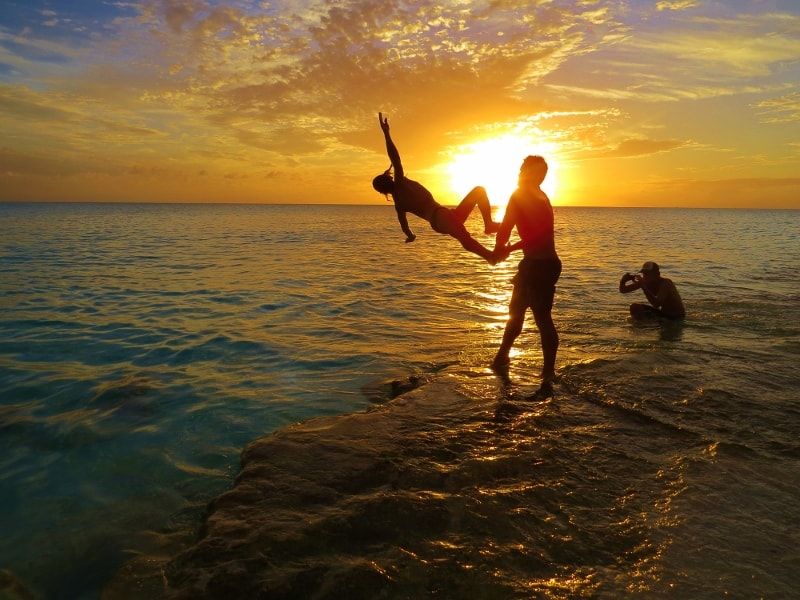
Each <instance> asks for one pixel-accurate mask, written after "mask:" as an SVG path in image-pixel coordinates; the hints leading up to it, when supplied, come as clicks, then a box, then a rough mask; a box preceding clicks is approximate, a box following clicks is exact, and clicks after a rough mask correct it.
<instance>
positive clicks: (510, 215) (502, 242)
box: [494, 198, 517, 252]
mask: <svg viewBox="0 0 800 600" xmlns="http://www.w3.org/2000/svg"><path fill="white" fill-rule="evenodd" d="M516 223H517V210H516V203H515V202H514V200H513V198H512V199H511V200H509V202H508V206H506V212H505V214H504V215H503V222H502V223H500V228H499V229H498V230H497V235H496V236H495V238H494V251H495V252H497V251H498V250H499V249H501V248H505V246H506V244H508V240H509V239H510V238H511V230H512V229H514V225H515V224H516Z"/></svg>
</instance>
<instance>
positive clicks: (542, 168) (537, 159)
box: [519, 154, 547, 184]
mask: <svg viewBox="0 0 800 600" xmlns="http://www.w3.org/2000/svg"><path fill="white" fill-rule="evenodd" d="M546 175H547V161H546V160H545V159H544V157H542V156H539V155H538V154H537V155H535V156H533V155H532V156H527V157H525V160H523V161H522V166H521V167H520V168H519V176H520V178H522V179H533V180H534V181H536V183H537V184H539V183H542V182H543V181H544V178H545V176H546Z"/></svg>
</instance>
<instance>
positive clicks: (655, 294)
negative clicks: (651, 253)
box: [619, 260, 686, 319]
mask: <svg viewBox="0 0 800 600" xmlns="http://www.w3.org/2000/svg"><path fill="white" fill-rule="evenodd" d="M639 273H641V275H639V274H635V275H631V274H630V273H625V274H624V275H623V276H622V279H620V280H619V291H620V292H621V293H623V294H629V293H630V292H634V291H636V290H639V289H640V290H642V291H643V292H644V295H645V296H646V297H647V301H648V302H649V303H650V304H644V303H642V302H634V303H633V304H631V306H630V311H631V316H632V317H633V318H634V319H642V318H652V317H666V318H667V319H682V318H683V317H685V316H686V309H685V308H684V307H683V300H681V295H680V294H679V293H678V288H676V287H675V284H674V283H672V280H671V279H667V278H666V277H661V273H660V271H659V268H658V265H657V264H656V263H654V262H653V261H650V260H649V261H647V262H646V263H644V265H642V270H641V271H639Z"/></svg>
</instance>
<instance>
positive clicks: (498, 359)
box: [492, 309, 525, 369]
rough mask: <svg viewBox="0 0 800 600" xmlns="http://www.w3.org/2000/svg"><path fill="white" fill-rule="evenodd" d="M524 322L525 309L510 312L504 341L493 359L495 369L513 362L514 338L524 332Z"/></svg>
mask: <svg viewBox="0 0 800 600" xmlns="http://www.w3.org/2000/svg"><path fill="white" fill-rule="evenodd" d="M524 324H525V310H524V309H523V310H522V311H521V312H512V313H509V315H508V322H507V323H506V329H505V331H504V332H503V341H501V342H500V348H499V349H498V350H497V354H495V357H494V360H493V361H492V368H493V369H503V368H505V367H508V364H509V363H510V362H511V359H510V358H509V353H510V352H511V347H512V346H513V345H514V340H516V339H517V337H518V336H519V334H520V333H522V327H523V325H524Z"/></svg>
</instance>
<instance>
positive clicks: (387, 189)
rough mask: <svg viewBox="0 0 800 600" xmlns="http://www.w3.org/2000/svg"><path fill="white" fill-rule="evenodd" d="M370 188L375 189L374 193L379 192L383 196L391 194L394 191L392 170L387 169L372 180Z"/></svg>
mask: <svg viewBox="0 0 800 600" xmlns="http://www.w3.org/2000/svg"><path fill="white" fill-rule="evenodd" d="M372 187H373V188H375V191H376V192H380V193H381V194H383V195H384V196H387V198H386V199H387V200H388V199H389V198H388V195H389V194H391V193H392V192H393V191H394V179H393V178H392V168H391V167H389V168H388V169H386V170H385V171H384V172H383V173H381V174H380V175H378V176H377V177H376V178H375V179H373V180H372Z"/></svg>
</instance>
